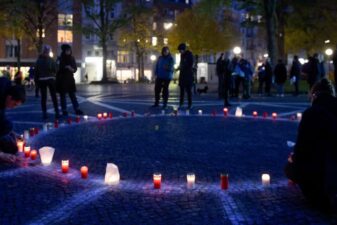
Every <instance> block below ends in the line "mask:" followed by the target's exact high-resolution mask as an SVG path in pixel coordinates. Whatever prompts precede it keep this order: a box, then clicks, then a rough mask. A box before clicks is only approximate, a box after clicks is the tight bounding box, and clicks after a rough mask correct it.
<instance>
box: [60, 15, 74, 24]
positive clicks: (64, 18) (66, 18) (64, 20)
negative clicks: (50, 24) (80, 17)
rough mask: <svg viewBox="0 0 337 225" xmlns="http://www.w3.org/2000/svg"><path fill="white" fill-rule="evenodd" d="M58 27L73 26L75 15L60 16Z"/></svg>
mask: <svg viewBox="0 0 337 225" xmlns="http://www.w3.org/2000/svg"><path fill="white" fill-rule="evenodd" d="M58 25H59V26H65V27H72V26H73V15H72V14H58Z"/></svg>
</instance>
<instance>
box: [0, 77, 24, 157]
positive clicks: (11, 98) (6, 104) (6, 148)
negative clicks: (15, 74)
mask: <svg viewBox="0 0 337 225" xmlns="http://www.w3.org/2000/svg"><path fill="white" fill-rule="evenodd" d="M25 99H26V94H25V89H24V87H23V86H21V85H16V86H12V84H11V82H10V80H8V79H7V78H5V77H1V78H0V153H1V154H0V158H2V159H4V160H7V161H8V160H9V161H12V160H13V159H15V157H13V156H14V155H15V154H16V153H17V151H18V149H17V145H16V135H15V133H14V132H13V124H12V122H11V121H9V120H8V119H7V118H6V115H5V111H6V109H13V108H15V107H17V106H19V105H21V104H22V103H24V101H25ZM8 154H11V155H12V156H10V155H8Z"/></svg>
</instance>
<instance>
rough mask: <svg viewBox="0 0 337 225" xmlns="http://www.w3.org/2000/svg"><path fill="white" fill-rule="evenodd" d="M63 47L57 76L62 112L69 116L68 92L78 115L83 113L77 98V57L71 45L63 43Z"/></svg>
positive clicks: (57, 88)
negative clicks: (75, 74) (73, 54)
mask: <svg viewBox="0 0 337 225" xmlns="http://www.w3.org/2000/svg"><path fill="white" fill-rule="evenodd" d="M61 49H62V53H61V55H60V57H59V70H58V73H57V76H56V90H57V92H59V93H60V99H61V108H62V114H63V116H68V111H67V100H66V95H67V94H68V95H69V97H70V100H71V103H72V105H73V108H74V111H75V113H76V115H83V112H82V111H81V110H80V109H79V104H78V101H77V98H76V85H75V79H74V73H75V72H76V71H77V66H76V61H75V58H74V57H73V56H72V50H71V47H70V45H68V44H63V45H62V46H61Z"/></svg>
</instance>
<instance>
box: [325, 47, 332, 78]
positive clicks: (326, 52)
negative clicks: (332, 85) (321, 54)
mask: <svg viewBox="0 0 337 225" xmlns="http://www.w3.org/2000/svg"><path fill="white" fill-rule="evenodd" d="M325 54H326V55H327V56H328V71H327V72H328V77H329V75H330V56H331V55H332V54H333V50H332V49H331V48H328V49H326V50H325Z"/></svg>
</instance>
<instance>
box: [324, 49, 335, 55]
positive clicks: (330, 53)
mask: <svg viewBox="0 0 337 225" xmlns="http://www.w3.org/2000/svg"><path fill="white" fill-rule="evenodd" d="M325 54H326V55H327V56H331V55H332V54H333V50H332V49H331V48H328V49H327V50H325Z"/></svg>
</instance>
